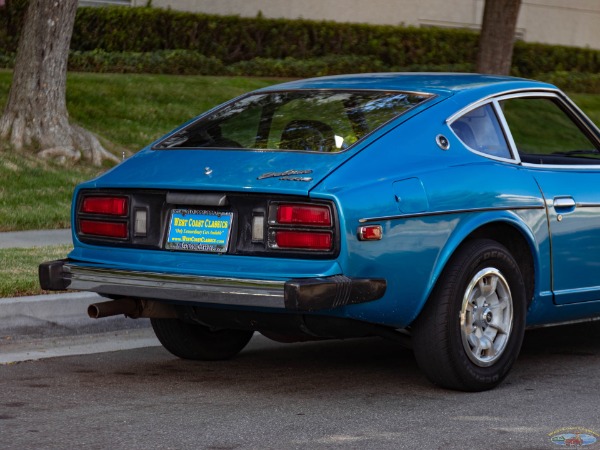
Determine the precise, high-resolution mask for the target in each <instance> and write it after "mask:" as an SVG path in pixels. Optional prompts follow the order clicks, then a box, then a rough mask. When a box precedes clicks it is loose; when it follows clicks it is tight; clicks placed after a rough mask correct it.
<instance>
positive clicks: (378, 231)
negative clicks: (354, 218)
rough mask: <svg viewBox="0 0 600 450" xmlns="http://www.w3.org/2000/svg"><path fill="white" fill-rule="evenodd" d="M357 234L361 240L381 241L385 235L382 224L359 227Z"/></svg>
mask: <svg viewBox="0 0 600 450" xmlns="http://www.w3.org/2000/svg"><path fill="white" fill-rule="evenodd" d="M357 235H358V239H359V240H360V241H380V240H381V238H382V237H383V229H382V228H381V225H367V226H364V227H358V232H357Z"/></svg>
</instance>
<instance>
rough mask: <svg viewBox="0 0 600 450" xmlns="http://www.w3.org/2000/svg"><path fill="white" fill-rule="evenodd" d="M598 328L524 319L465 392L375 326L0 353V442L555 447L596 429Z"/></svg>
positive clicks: (48, 445)
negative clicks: (191, 353) (502, 370)
mask: <svg viewBox="0 0 600 450" xmlns="http://www.w3.org/2000/svg"><path fill="white" fill-rule="evenodd" d="M599 338H600V323H588V324H582V325H577V326H569V327H563V328H553V329H544V330H537V331H530V332H528V333H527V335H526V341H525V347H524V349H523V352H522V355H521V357H520V358H519V360H518V362H517V364H516V367H515V368H514V370H513V372H512V373H511V375H510V376H509V378H508V379H507V380H506V382H505V383H504V384H502V385H501V386H500V387H499V388H497V389H495V390H492V391H489V392H483V393H469V394H467V393H460V392H452V391H446V390H441V389H437V388H435V387H433V386H432V385H430V384H429V383H428V382H427V380H425V378H424V377H423V376H422V375H421V373H420V372H419V370H418V368H417V367H416V364H415V361H414V359H413V356H412V354H411V352H410V351H407V350H404V349H402V348H401V347H398V346H397V345H395V344H392V343H389V342H386V341H382V340H380V339H361V340H348V341H329V342H315V343H303V344H278V343H274V342H271V341H268V340H267V339H265V338H263V337H261V336H255V337H254V338H253V340H252V341H251V343H250V345H249V346H248V347H247V349H246V350H244V351H243V352H242V353H241V354H240V355H239V356H238V357H237V358H235V359H233V360H231V361H226V362H212V363H208V362H189V361H182V360H179V359H177V358H174V357H172V356H171V355H170V354H169V353H167V352H166V351H165V350H163V349H162V348H161V347H150V348H142V349H134V350H124V351H117V352H111V353H98V354H92V355H80V356H69V357H60V358H50V359H44V360H40V361H31V362H21V363H14V364H8V365H0V392H1V393H2V395H1V396H0V448H2V449H33V448H35V449H54V448H56V449H65V448H78V449H106V448H111V449H121V448H122V449H168V448H173V449H188V448H189V449H322V448H323V449H324V448H343V449H348V448H350V449H387V448H389V449H482V448H485V449H552V448H560V447H559V446H558V445H556V444H555V443H552V442H551V440H550V439H551V436H552V435H553V434H554V435H557V434H561V433H562V434H565V433H566V432H567V431H568V430H573V429H574V428H575V427H580V428H583V429H585V430H587V433H588V434H589V433H597V432H600V412H599V408H598V405H599V403H600V402H599V399H600V398H599V394H598V392H599V389H600V378H599V377H598V374H599V373H600V339H599ZM119 339H123V345H125V340H126V339H127V338H126V337H123V336H121V337H120V338H119ZM561 430H562V431H561ZM585 448H600V438H599V442H597V443H595V444H593V445H589V446H586V447H585Z"/></svg>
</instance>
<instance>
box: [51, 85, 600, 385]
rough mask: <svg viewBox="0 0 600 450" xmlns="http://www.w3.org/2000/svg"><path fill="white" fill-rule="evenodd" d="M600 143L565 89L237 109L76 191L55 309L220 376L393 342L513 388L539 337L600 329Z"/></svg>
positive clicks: (320, 98) (333, 91) (265, 100)
mask: <svg viewBox="0 0 600 450" xmlns="http://www.w3.org/2000/svg"><path fill="white" fill-rule="evenodd" d="M599 179H600V132H599V130H598V128H597V127H596V126H595V125H594V124H593V123H592V122H591V121H590V120H589V119H588V118H587V117H586V116H585V115H584V114H583V113H582V112H581V111H580V110H579V108H577V106H575V105H574V104H573V103H572V102H571V101H570V100H569V99H568V98H567V97H566V96H565V94H563V93H562V92H561V91H560V90H558V89H557V88H556V87H554V86H552V85H549V84H545V83H540V82H535V81H530V80H524V79H517V78H510V77H500V76H486V75H472V74H414V73H410V74H366V75H346V76H334V77H325V78H314V79H308V80H302V81H293V82H289V83H285V84H280V85H276V86H272V87H268V88H265V89H261V90H258V91H255V92H251V93H249V94H247V95H243V96H241V97H239V98H236V99H234V100H231V101H230V102H227V103H225V104H223V105H221V106H218V107H217V108H214V109H213V110H211V111H208V112H207V113H205V114H202V115H201V116H199V117H197V118H195V119H193V120H191V121H190V122H188V123H186V124H184V125H183V126H181V127H180V128H177V129H176V130H174V131H172V132H171V133H169V134H168V135H166V136H165V137H163V138H161V139H159V140H158V141H156V142H154V143H152V144H151V145H150V146H148V147H147V148H145V149H143V150H142V151H140V152H139V153H137V154H136V155H135V156H133V157H131V158H129V159H127V160H125V161H123V162H122V163H121V164H119V165H118V166H116V167H115V168H113V169H112V170H110V171H108V172H107V173H105V174H103V175H102V176H100V177H98V178H96V179H94V180H91V181H89V182H86V183H83V184H82V185H80V186H78V187H77V188H76V191H75V194H74V199H73V208H72V221H73V222H72V230H73V241H74V250H73V251H72V252H71V253H70V254H69V256H68V259H65V260H60V261H50V262H46V263H43V264H41V265H40V282H41V286H42V288H44V289H48V290H65V289H73V290H86V291H94V292H97V293H99V294H101V295H103V296H105V297H107V299H109V300H108V301H106V302H102V303H97V304H94V305H91V306H90V307H89V309H88V312H89V314H90V316H92V317H104V316H109V315H115V314H125V315H127V316H129V317H132V318H136V317H149V318H151V322H152V326H153V328H154V331H155V333H156V335H157V337H158V339H159V340H160V341H161V343H162V344H163V345H164V347H165V348H166V349H168V350H169V351H170V352H172V353H173V354H175V355H177V356H179V357H181V358H188V359H199V360H217V359H224V358H229V357H232V356H234V355H235V354H237V353H238V352H240V351H241V350H242V349H243V348H244V346H245V345H246V344H247V343H248V341H249V340H250V338H251V337H252V334H253V333H254V332H256V331H258V332H260V333H262V334H263V335H265V336H267V337H268V338H271V339H274V340H277V341H282V342H293V341H302V340H310V339H323V338H350V337H362V336H383V337H385V338H389V339H395V340H398V341H400V342H405V343H407V344H408V345H410V346H411V347H412V348H413V350H414V353H415V357H416V359H417V362H418V364H419V366H420V368H421V369H422V370H423V372H424V373H425V374H426V376H427V377H428V378H429V379H430V380H431V381H432V382H433V383H435V384H437V385H439V386H442V387H445V388H451V389H458V390H465V391H480V390H485V389H490V388H492V387H494V386H496V385H497V384H498V383H500V382H501V381H502V380H503V379H504V378H505V377H506V376H507V374H508V372H509V371H510V368H511V366H512V365H513V363H514V362H515V359H516V358H517V356H518V354H519V349H520V347H521V343H522V341H523V335H524V331H525V328H526V327H528V326H540V325H548V324H558V323H564V322H572V321H577V320H583V319H589V318H591V317H595V316H600V281H599V280H600V279H599V276H598V271H599V268H600V191H598V189H594V188H593V186H595V185H596V183H598V180H599Z"/></svg>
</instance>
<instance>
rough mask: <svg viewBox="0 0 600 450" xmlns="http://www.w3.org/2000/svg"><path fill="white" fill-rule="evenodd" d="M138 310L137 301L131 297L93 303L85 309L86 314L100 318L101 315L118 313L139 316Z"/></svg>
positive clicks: (106, 315) (115, 314) (93, 317)
mask: <svg viewBox="0 0 600 450" xmlns="http://www.w3.org/2000/svg"><path fill="white" fill-rule="evenodd" d="M139 312H140V308H139V306H138V303H137V302H136V301H135V300H134V299H132V298H125V299H122V300H111V301H109V302H102V303H94V304H91V305H90V306H88V310H87V313H88V316H90V317H91V318H92V319H101V318H102V317H110V316H117V315H119V314H125V315H126V316H129V317H136V316H138V317H139Z"/></svg>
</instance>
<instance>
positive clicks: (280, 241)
mask: <svg viewBox="0 0 600 450" xmlns="http://www.w3.org/2000/svg"><path fill="white" fill-rule="evenodd" d="M275 242H276V243H277V247H279V248H282V249H306V250H331V244H332V240H331V233H323V232H314V231H287V230H278V231H275Z"/></svg>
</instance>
